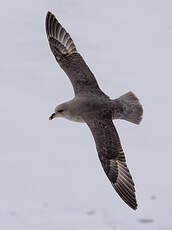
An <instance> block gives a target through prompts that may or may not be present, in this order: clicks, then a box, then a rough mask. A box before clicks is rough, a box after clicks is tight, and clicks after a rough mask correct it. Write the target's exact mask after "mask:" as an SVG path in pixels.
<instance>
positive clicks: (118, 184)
mask: <svg viewBox="0 0 172 230" xmlns="http://www.w3.org/2000/svg"><path fill="white" fill-rule="evenodd" d="M86 122H87V124H88V126H89V128H90V129H91V132H92V134H93V137H94V140H95V143H96V148H97V151H98V155H99V159H100V161H101V164H102V166H103V169H104V171H105V173H106V175H107V177H108V178H109V180H110V182H111V184H112V186H113V187H114V189H115V190H116V192H117V193H118V194H119V196H120V197H121V198H122V199H123V201H124V202H125V203H127V204H128V205H129V206H130V207H131V208H132V209H134V210H135V209H137V201H136V196H135V188H134V182H133V179H132V176H131V174H130V172H129V169H128V167H127V164H126V158H125V155H124V152H123V150H122V147H121V143H120V139H119V136H118V133H117V131H116V129H115V126H114V125H113V122H112V121H111V120H87V121H86Z"/></svg>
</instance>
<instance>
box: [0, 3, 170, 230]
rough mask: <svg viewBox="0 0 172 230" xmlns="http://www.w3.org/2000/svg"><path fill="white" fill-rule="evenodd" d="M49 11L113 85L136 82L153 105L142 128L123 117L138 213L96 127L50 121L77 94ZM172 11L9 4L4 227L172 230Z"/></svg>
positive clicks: (121, 87)
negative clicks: (48, 24) (58, 55)
mask: <svg viewBox="0 0 172 230" xmlns="http://www.w3.org/2000/svg"><path fill="white" fill-rule="evenodd" d="M48 10H50V11H51V12H52V13H54V14H55V15H56V17H57V19H58V20H59V21H60V22H61V24H62V25H63V26H64V27H65V28H66V30H67V31H68V32H69V33H70V34H71V36H72V38H73V40H74V42H75V44H76V47H77V49H78V51H79V52H80V53H81V54H82V55H83V57H84V59H85V61H86V62H87V64H88V65H89V67H90V68H91V70H92V71H93V73H94V74H95V76H96V78H97V80H98V82H99V85H100V87H101V88H102V89H103V90H104V92H105V93H107V94H108V95H109V96H110V97H111V98H117V97H119V96H121V95H122V94H124V93H126V92H128V91H130V90H131V91H133V92H134V93H135V94H136V95H137V96H138V98H139V99H140V101H141V103H142V104H143V107H144V117H143V122H142V123H141V125H140V126H136V125H134V124H131V123H129V122H126V121H115V122H114V123H115V125H116V127H117V129H118V132H119V135H120V138H121V142H122V144H123V148H124V151H125V153H126V157H127V161H128V166H129V168H130V171H131V173H132V175H133V178H134V181H135V184H136V191H137V199H138V205H139V208H138V210H137V211H136V212H135V211H133V210H131V209H130V208H129V207H128V206H127V205H125V203H124V202H123V201H122V200H121V199H120V198H119V197H118V195H117V194H116V193H115V191H114V190H113V188H112V186H111V184H110V183H109V181H108V179H107V178H106V175H105V174H104V172H103V170H102V168H101V165H100V162H99V160H98V156H97V152H96V149H95V144H94V140H93V138H92V135H91V133H90V131H89V129H88V127H87V126H86V125H85V124H79V123H78V124H77V123H73V122H70V121H67V120H64V119H56V120H53V121H51V122H50V121H49V120H48V117H49V115H50V114H51V113H52V112H53V110H54V108H55V106H56V105H57V104H59V103H62V102H64V101H66V100H68V99H70V98H72V97H73V89H72V86H71V83H70V81H69V80H68V78H67V76H66V75H65V73H64V72H63V71H62V70H61V69H60V67H59V66H58V64H57V63H56V61H55V58H54V57H53V55H52V53H51V51H50V49H49V46H48V42H47V38H46V34H45V26H44V24H45V16H46V13H47V11H48ZM171 12H172V1H170V0H169V1H167V0H144V1H141V0H139V1H138V0H130V1H129V0H128V1H127V0H122V1H117V0H109V1H105V0H102V1H98V0H97V1H96V0H94V1H92V0H87V1H79V0H63V1H58V0H51V1H48V0H37V1H33V0H30V1H22V0H15V1H10V0H6V1H4V2H3V3H1V14H0V29H1V38H0V39H1V42H0V50H1V52H0V74H1V84H0V98H1V106H0V112H1V116H0V127H1V128H0V135H1V136H0V138H1V145H0V149H1V151H0V229H3V230H23V229H25V230H47V229H48V230H56V229H57V230H58V229H59V230H71V229H75V230H81V229H82V230H88V229H94V230H110V229H111V230H118V229H119V230H133V229H134V230H138V229H139V230H171V229H172V222H171V213H172V199H171V194H172V182H171V161H172V156H171V139H172V132H171V117H172V109H171V98H172V93H171V88H172V80H171V78H172V64H171V61H172V14H171ZM152 196H153V197H152ZM144 220H150V222H152V223H142V221H144Z"/></svg>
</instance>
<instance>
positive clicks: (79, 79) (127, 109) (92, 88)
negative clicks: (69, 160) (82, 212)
mask: <svg viewBox="0 0 172 230" xmlns="http://www.w3.org/2000/svg"><path fill="white" fill-rule="evenodd" d="M46 32H47V37H48V41H49V44H50V48H51V50H52V52H53V54H54V56H55V58H56V60H57V62H58V63H59V64H60V66H61V67H62V69H63V70H64V71H65V72H66V74H67V76H68V77H69V79H70V80H71V82H72V85H73V88H74V92H75V97H74V99H72V100H70V101H68V102H66V103H63V104H60V105H59V106H57V107H56V108H55V112H54V113H53V114H52V115H51V116H50V118H49V119H50V120H51V119H53V118H55V117H64V118H67V119H69V120H73V121H76V122H85V123H87V125H88V126H89V128H90V130H91V132H92V134H93V137H94V140H95V143H96V148H97V152H98V155H99V159H100V161H101V164H102V166H103V169H104V171H105V173H106V175H107V177H108V178H109V180H110V182H111V183H112V186H113V187H114V189H115V190H116V191H117V193H118V194H119V195H120V197H121V198H122V199H123V200H124V201H125V202H126V203H127V204H128V205H129V206H130V207H131V208H133V209H136V208H137V202H136V196H135V188H134V182H133V179H132V177H131V174H130V172H129V170H128V168H127V165H126V159H125V156H124V152H123V150H122V147H121V143H120V139H119V136H118V133H117V131H116V129H115V126H114V125H113V122H112V120H113V119H124V120H127V121H130V122H133V123H135V124H139V123H140V121H141V118H142V114H143V109H142V106H141V104H140V103H139V100H138V99H137V97H136V96H135V95H134V94H133V93H132V92H128V93H127V94H125V95H123V96H121V97H119V98H118V99H115V100H111V99H110V98H109V97H108V96H107V95H106V94H105V93H103V92H102V90H101V89H100V88H99V86H98V83H97V81H96V79H95V77H94V75H93V74H92V72H91V71H90V69H89V67H88V66H87V64H86V63H85V61H84V60H83V58H82V57H81V55H80V54H79V53H78V52H77V50H76V47H75V44H74V42H73V40H72V39H71V37H70V35H69V34H68V33H67V32H66V30H65V29H64V28H63V27H62V26H61V25H60V23H59V22H58V21H57V19H56V18H55V16H54V15H53V14H51V13H50V12H48V14H47V17H46Z"/></svg>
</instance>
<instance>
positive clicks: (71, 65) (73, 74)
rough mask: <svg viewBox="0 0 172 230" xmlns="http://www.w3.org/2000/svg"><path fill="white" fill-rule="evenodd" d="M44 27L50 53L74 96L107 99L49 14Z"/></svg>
mask: <svg viewBox="0 0 172 230" xmlns="http://www.w3.org/2000/svg"><path fill="white" fill-rule="evenodd" d="M45 26H46V33H47V38H48V41H49V45H50V48H51V51H52V52H53V54H54V56H55V58H56V60H57V62H58V63H59V64H60V66H61V67H62V69H63V70H64V71H65V73H66V74H67V76H68V77H69V79H70V80H71V82H72V85H73V88H74V92H75V94H76V95H78V94H87V93H89V94H90V95H99V96H104V97H107V96H106V95H105V94H104V93H103V92H102V91H101V89H100V88H99V86H98V83H97V81H96V79H95V77H94V75H93V73H92V72H91V70H90V69H89V67H88V66H87V64H86V63H85V61H84V59H83V58H82V56H81V55H80V54H79V53H78V52H77V49H76V47H75V44H74V42H73V40H72V38H71V37H70V35H69V34H68V33H67V32H66V30H65V29H64V28H63V27H62V26H61V24H60V23H59V22H58V20H57V19H56V18H55V16H54V15H53V14H52V13H50V12H48V13H47V16H46V22H45Z"/></svg>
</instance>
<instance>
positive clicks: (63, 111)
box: [49, 103, 68, 120]
mask: <svg viewBox="0 0 172 230" xmlns="http://www.w3.org/2000/svg"><path fill="white" fill-rule="evenodd" d="M67 116H68V103H63V104H61V105H58V106H57V107H56V108H55V110H54V113H53V114H52V115H51V116H50V117H49V120H52V119H54V118H55V117H67Z"/></svg>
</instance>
